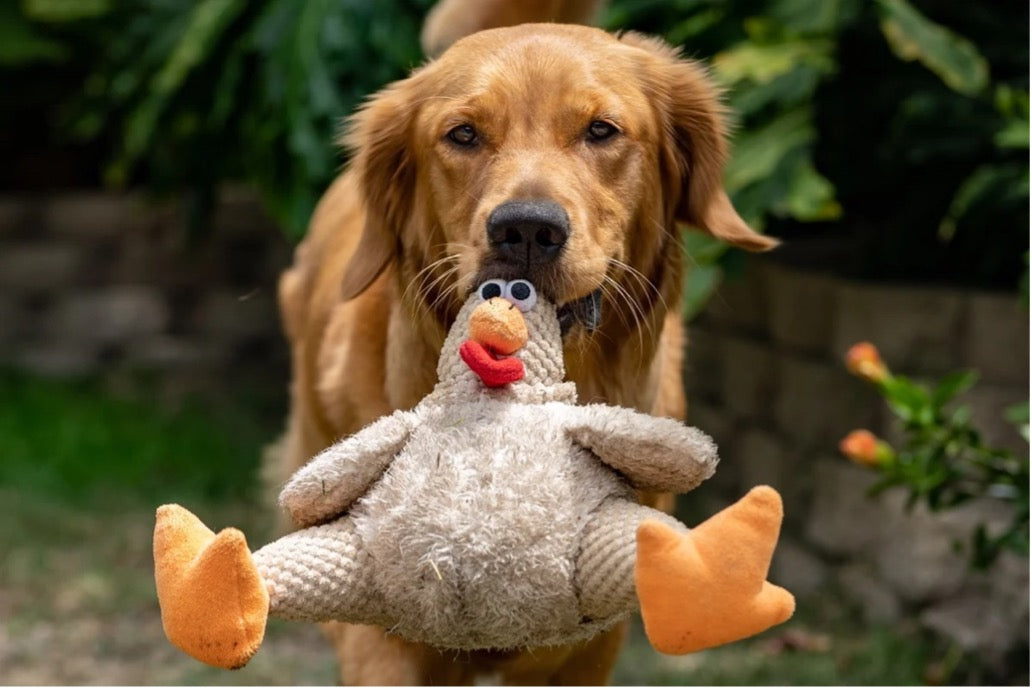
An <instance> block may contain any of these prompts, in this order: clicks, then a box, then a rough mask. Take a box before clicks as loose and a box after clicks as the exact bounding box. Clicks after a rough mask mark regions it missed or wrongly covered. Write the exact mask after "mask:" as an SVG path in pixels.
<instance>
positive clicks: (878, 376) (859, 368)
mask: <svg viewBox="0 0 1032 690" xmlns="http://www.w3.org/2000/svg"><path fill="white" fill-rule="evenodd" d="M846 369H848V370H849V372H850V373H851V374H855V375H856V376H859V377H860V378H862V379H866V380H868V381H870V382H871V383H881V382H882V381H884V380H885V379H887V378H889V368H888V367H887V366H885V362H883V361H882V358H881V355H880V354H879V353H878V348H876V347H875V346H874V345H872V344H871V343H868V342H863V343H857V344H856V345H854V346H853V347H851V348H849V351H848V352H846Z"/></svg>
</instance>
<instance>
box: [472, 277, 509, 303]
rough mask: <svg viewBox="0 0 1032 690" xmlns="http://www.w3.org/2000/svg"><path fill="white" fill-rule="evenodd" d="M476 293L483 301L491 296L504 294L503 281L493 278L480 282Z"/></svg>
mask: <svg viewBox="0 0 1032 690" xmlns="http://www.w3.org/2000/svg"><path fill="white" fill-rule="evenodd" d="M477 294H478V295H480V299H482V300H484V301H485V302H486V301H487V300H489V299H491V298H492V297H501V296H502V295H504V294H505V281H504V280H499V279H495V280H489V281H487V282H486V283H481V285H480V287H478V288H477Z"/></svg>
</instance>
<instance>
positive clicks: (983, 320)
mask: <svg viewBox="0 0 1032 690" xmlns="http://www.w3.org/2000/svg"><path fill="white" fill-rule="evenodd" d="M967 307H968V308H967V327H966V329H965V333H964V339H963V343H964V357H963V360H962V361H963V363H964V365H965V366H969V367H973V368H975V369H977V370H978V371H979V372H980V374H981V380H982V381H984V382H986V383H999V384H1005V385H1012V386H1013V385H1018V384H1022V383H1023V384H1024V387H1025V388H1026V389H1027V388H1028V364H1029V357H1028V352H1029V339H1028V330H1029V315H1028V308H1027V307H1023V306H1022V305H1021V304H1019V303H1018V298H1017V296H1016V295H995V294H990V293H975V294H973V295H971V296H970V297H969V298H968V305H967ZM1026 399H1027V398H1026Z"/></svg>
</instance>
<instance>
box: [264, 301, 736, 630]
mask: <svg viewBox="0 0 1032 690" xmlns="http://www.w3.org/2000/svg"><path fill="white" fill-rule="evenodd" d="M480 304H482V302H481V301H480V300H479V299H478V298H477V297H475V296H474V297H473V298H471V299H470V300H469V301H468V302H467V303H466V304H465V305H464V306H463V308H462V310H461V311H460V313H459V315H458V317H457V319H456V325H455V327H453V328H452V330H451V332H450V333H449V335H448V337H447V339H446V341H445V344H444V347H443V350H442V353H441V359H440V363H439V366H438V374H439V377H440V378H439V382H438V384H437V386H436V387H435V389H434V391H433V392H432V393H431V394H430V395H429V396H427V397H426V398H425V399H424V400H423V401H421V402H420V403H419V404H418V405H417V406H416V407H415V408H414V409H413V410H412V411H411V412H405V413H395V414H394V415H391V416H389V417H386V418H384V419H382V420H380V421H378V422H376V423H374V424H372V425H370V426H369V427H367V428H365V429H363V430H362V431H360V432H359V433H358V434H357V435H356V436H355V437H353V438H351V439H346V440H344V441H342V442H341V443H340V444H337V446H334V447H331V448H329V449H327V450H326V451H324V452H323V453H322V454H320V455H319V456H318V457H317V458H316V459H315V460H314V461H313V462H312V463H310V464H309V465H307V466H306V467H305V468H304V469H302V470H301V471H300V472H299V473H298V474H297V475H295V477H294V478H293V479H292V480H291V481H290V482H289V483H288V484H287V486H286V488H285V489H284V492H283V496H282V503H283V504H284V505H285V506H287V508H288V509H289V510H290V512H291V515H292V516H294V517H295V518H296V519H300V520H302V521H306V522H307V521H310V520H311V519H312V518H313V517H314V516H316V515H317V516H318V517H319V518H320V519H327V518H330V517H333V516H335V515H340V514H343V513H345V512H347V518H346V519H345V520H344V522H346V523H347V526H346V528H344V527H340V529H343V530H344V531H346V532H347V536H335V537H334V538H339V539H340V540H341V541H340V548H342V549H346V553H341V554H339V555H337V556H335V555H334V553H333V551H334V548H335V547H334V541H333V539H331V538H329V537H328V536H327V535H328V532H327V531H326V530H327V529H328V528H330V527H332V528H333V530H338V525H337V523H331V524H330V525H325V526H322V527H319V528H316V529H318V530H323V531H322V532H320V533H319V534H318V535H312V536H313V537H316V538H315V540H314V542H313V541H312V540H310V539H309V534H308V532H309V530H306V531H302V532H299V533H296V534H295V535H291V536H292V537H293V538H294V539H293V541H291V542H289V544H284V545H283V547H282V548H280V547H279V546H278V545H277V547H276V553H277V554H278V556H277V562H278V563H279V565H278V566H277V568H276V570H275V572H273V570H270V569H269V565H268V557H267V556H266V554H265V552H266V550H267V549H268V548H269V547H266V549H263V550H262V551H261V552H259V554H260V559H259V562H260V563H261V566H260V567H262V568H264V570H263V571H262V572H263V574H265V575H266V576H267V577H268V578H269V579H270V589H271V591H272V592H273V604H272V611H273V613H274V614H278V612H280V611H284V612H286V611H289V613H284V615H289V616H291V617H298V616H300V617H312V618H316V619H319V620H326V619H332V618H335V619H340V620H348V621H350V622H359V623H377V624H381V625H385V626H386V627H387V628H388V629H390V630H391V631H392V632H395V633H397V634H399V635H402V636H404V637H408V638H410V639H415V640H419V641H423V642H429V643H431V644H433V645H435V646H438V647H447V648H458V649H478V648H492V647H499V648H511V647H527V646H541V645H553V644H561V643H568V642H572V641H576V640H580V639H586V638H589V637H591V636H593V635H595V634H597V633H598V632H600V631H601V630H603V629H605V628H606V627H608V626H611V625H613V624H614V623H615V622H616V621H618V620H619V619H620V618H621V617H623V616H626V615H627V614H628V613H630V612H631V611H632V610H633V609H634V608H635V606H636V601H635V598H634V577H633V568H634V553H635V552H634V535H635V530H636V528H637V525H638V523H639V522H640V521H641V520H642V519H644V517H646V516H653V517H655V516H661V515H662V514H661V513H656V512H655V511H650V510H648V509H646V508H642V507H641V506H638V505H637V504H636V503H635V502H634V500H633V491H632V489H631V487H630V486H629V485H628V483H627V480H630V481H631V482H632V483H636V484H640V485H643V486H650V487H651V486H668V485H670V486H677V487H690V486H695V485H696V484H698V483H699V482H700V481H702V480H703V479H704V478H705V477H708V476H710V475H711V474H712V472H713V468H714V466H715V465H716V462H717V457H716V452H715V447H714V445H713V443H712V441H710V440H709V438H708V437H707V436H705V434H702V433H701V432H699V431H697V430H695V429H691V428H690V427H686V426H684V425H683V424H680V423H678V422H674V421H671V420H660V419H657V418H654V417H650V416H648V415H642V414H638V413H633V412H631V411H630V410H624V409H622V408H615V407H605V406H600V405H594V406H589V407H585V408H581V407H578V406H577V405H576V389H575V388H574V387H573V385H572V384H570V383H565V382H563V377H564V374H565V372H564V370H563V365H562V361H563V360H562V340H561V336H560V332H559V322H558V319H557V317H556V313H555V308H554V306H552V305H551V304H549V303H547V302H546V301H544V300H540V301H539V302H538V303H537V305H536V306H535V307H534V308H533V309H531V310H530V311H528V312H527V313H526V314H524V315H523V317H522V318H523V319H525V321H526V328H527V332H528V334H529V340H527V342H526V344H525V346H524V347H523V348H521V349H520V350H518V351H517V352H516V353H515V357H516V358H518V360H519V361H521V362H522V364H523V366H524V367H525V371H526V374H525V376H524V377H523V378H522V379H521V380H519V381H517V382H514V383H511V384H509V385H506V386H504V387H500V388H494V389H492V388H487V387H485V385H484V384H483V382H482V381H481V380H480V377H479V376H478V375H477V374H476V373H475V372H473V371H471V370H470V368H469V367H468V366H467V365H466V364H465V363H464V362H463V361H462V359H461V358H460V356H459V348H460V345H461V344H462V343H463V342H464V341H465V340H466V336H467V335H468V333H467V330H468V329H467V326H466V324H468V323H469V320H470V317H471V315H472V314H474V313H475V310H476V309H477V307H478V305H480ZM501 313H503V314H504V315H505V316H516V317H518V312H516V310H514V309H509V308H506V309H505V310H503V311H502V312H501ZM507 328H510V329H514V327H513V326H512V325H511V324H510V325H508V326H507ZM515 330H518V329H515ZM610 415H611V416H610ZM571 425H572V426H571ZM610 435H615V437H614V438H613V439H611V440H607V439H606V437H608V436H610ZM402 441H403V442H402ZM391 449H395V452H394V453H393V454H392V455H391V457H389V458H388V457H387V454H388V452H390V450H391ZM363 451H364V453H366V454H368V456H367V455H366V454H364V453H363ZM369 456H371V457H369ZM600 460H601V462H600ZM639 465H640V466H641V468H639ZM614 469H615V470H618V472H617V471H614ZM639 469H642V472H641V473H639ZM356 478H361V479H364V480H365V481H366V482H367V485H366V486H363V485H362V484H361V483H358V482H356V481H355V480H356ZM340 484H343V485H344V486H343V487H342V486H340ZM356 496H360V497H358V498H357V500H353V497H356ZM352 501H353V502H352ZM311 504H315V505H317V509H313V507H312V505H311ZM603 505H604V506H605V508H604V509H603V511H602V513H599V512H597V511H598V510H599V509H600V506H603ZM659 519H668V518H662V517H661V518H659ZM589 525H590V526H591V528H590V529H587V527H588V526H589ZM335 534H336V532H335ZM289 538H290V537H288V539H289ZM359 544H360V545H361V548H360V553H359V554H356V553H355V549H356V548H359V547H358V546H357V545H359ZM299 551H303V552H304V553H303V554H302V555H301V556H300V557H299V558H296V559H295V560H299V561H300V565H297V566H294V565H292V564H291V563H290V561H291V558H293V556H292V554H295V553H298V552H299ZM270 553H271V552H270ZM256 558H259V556H258V555H256ZM585 558H587V559H588V561H587V562H588V563H589V564H590V567H592V568H593V567H595V566H596V565H597V567H599V569H600V574H599V575H595V574H592V573H588V572H587V570H585V568H584V563H585V561H584V559H585ZM597 559H600V560H597ZM320 560H325V561H327V563H326V564H325V565H322V566H320V565H319V561H320ZM596 560H597V562H596ZM342 562H343V563H344V564H343V565H342ZM342 579H343V580H346V581H347V583H346V584H341V580H342ZM281 580H282V581H281ZM321 589H328V590H330V591H331V593H330V594H329V595H328V599H327V596H324V593H322V592H320V590H321ZM295 592H298V594H295ZM286 593H289V596H288V595H287V594H286ZM359 593H361V594H359ZM309 597H311V598H313V599H315V602H314V603H312V602H308V601H306V599H307V598H309ZM288 601H289V603H287V602H288ZM585 602H587V605H588V608H589V609H590V611H586V610H585ZM359 604H361V606H359Z"/></svg>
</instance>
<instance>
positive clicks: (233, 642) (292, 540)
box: [154, 505, 376, 669]
mask: <svg viewBox="0 0 1032 690" xmlns="http://www.w3.org/2000/svg"><path fill="white" fill-rule="evenodd" d="M363 553H364V551H362V550H361V549H360V548H359V537H358V535H357V534H356V533H355V530H354V529H353V524H352V521H351V520H350V519H349V518H342V519H340V520H336V521H334V522H331V523H328V524H326V525H320V526H318V527H311V528H308V529H304V530H301V531H298V532H293V533H291V534H288V535H286V536H285V537H282V538H280V539H278V540H277V541H274V542H272V543H271V544H269V545H267V546H265V547H263V548H261V549H259V550H258V551H256V552H255V553H254V554H252V553H251V552H250V551H249V550H248V548H247V541H246V540H245V539H244V535H243V534H242V533H241V532H240V530H237V529H233V528H228V529H224V530H222V531H221V532H219V533H218V534H217V535H216V534H214V533H213V532H212V531H211V530H210V529H208V528H207V527H205V526H204V524H203V523H202V522H201V521H200V520H199V519H197V517H196V516H194V515H193V514H192V513H191V512H190V511H188V510H186V509H185V508H182V507H180V506H177V505H166V506H162V507H161V508H159V509H158V515H157V524H156V525H155V527H154V578H155V582H156V584H157V590H158V602H159V604H160V605H161V621H162V624H163V626H164V628H165V634H166V635H167V636H168V639H169V640H170V641H171V642H172V643H173V644H174V645H175V646H177V647H179V648H180V649H182V650H183V651H184V652H186V653H187V654H189V655H190V656H192V657H194V658H195V659H198V660H199V661H203V662H205V663H207V664H211V665H212V666H219V667H221V668H230V669H232V668H240V667H241V666H243V665H244V664H246V663H247V662H248V661H249V660H250V659H251V657H252V656H254V653H255V652H256V651H258V647H259V646H260V645H261V643H262V638H263V637H264V636H265V623H266V620H268V617H269V615H270V614H272V615H275V616H277V617H281V618H292V619H298V620H308V621H325V620H331V619H343V620H362V619H363V618H365V617H367V616H369V615H370V612H369V607H370V606H373V605H374V604H375V602H376V599H375V598H374V597H371V596H369V592H368V590H367V588H365V587H363V586H362V583H364V582H365V581H366V579H365V578H364V577H360V575H363V574H367V573H365V571H362V570H361V566H362V565H363V563H362V560H361V558H360V555H361V554H363Z"/></svg>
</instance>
